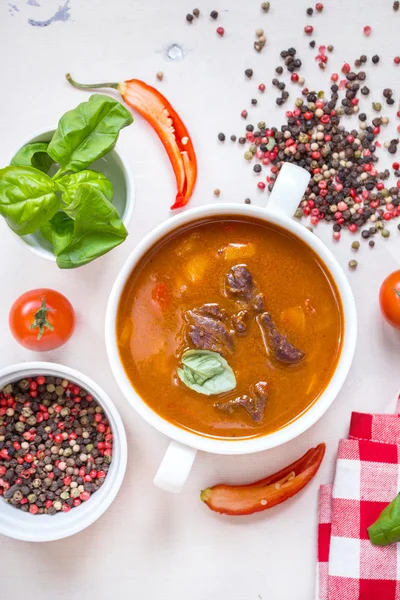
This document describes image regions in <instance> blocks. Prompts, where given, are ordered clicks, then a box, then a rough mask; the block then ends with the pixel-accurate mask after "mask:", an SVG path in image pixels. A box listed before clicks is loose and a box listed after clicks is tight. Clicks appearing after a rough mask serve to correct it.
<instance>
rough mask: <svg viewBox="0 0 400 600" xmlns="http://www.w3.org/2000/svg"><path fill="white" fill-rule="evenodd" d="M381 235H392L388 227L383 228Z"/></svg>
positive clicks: (385, 236)
mask: <svg viewBox="0 0 400 600" xmlns="http://www.w3.org/2000/svg"><path fill="white" fill-rule="evenodd" d="M381 236H382V237H384V238H388V237H389V236H390V231H389V230H388V229H382V230H381Z"/></svg>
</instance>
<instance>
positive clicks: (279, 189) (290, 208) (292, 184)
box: [267, 163, 310, 217]
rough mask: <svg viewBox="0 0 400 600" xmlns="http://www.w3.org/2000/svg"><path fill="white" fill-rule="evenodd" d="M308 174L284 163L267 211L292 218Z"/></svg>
mask: <svg viewBox="0 0 400 600" xmlns="http://www.w3.org/2000/svg"><path fill="white" fill-rule="evenodd" d="M309 181H310V173H309V172H308V171H306V170H305V169H303V168H302V167H298V166H296V165H292V164H291V163H284V165H283V166H282V168H281V170H280V171H279V175H278V177H277V179H276V181H275V184H274V187H273V190H272V192H271V195H270V197H269V200H268V204H267V207H268V210H271V211H273V212H278V213H279V214H284V215H285V216H286V217H293V214H294V211H295V210H296V208H297V207H298V206H299V204H300V202H301V199H302V197H303V195H304V192H305V191H306V188H307V185H308V182H309Z"/></svg>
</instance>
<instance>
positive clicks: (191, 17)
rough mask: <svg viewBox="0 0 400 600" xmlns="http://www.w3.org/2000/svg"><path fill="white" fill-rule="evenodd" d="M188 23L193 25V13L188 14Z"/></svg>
mask: <svg viewBox="0 0 400 600" xmlns="http://www.w3.org/2000/svg"><path fill="white" fill-rule="evenodd" d="M186 21H187V22H188V23H191V22H192V21H193V15H192V14H191V13H188V14H187V15H186Z"/></svg>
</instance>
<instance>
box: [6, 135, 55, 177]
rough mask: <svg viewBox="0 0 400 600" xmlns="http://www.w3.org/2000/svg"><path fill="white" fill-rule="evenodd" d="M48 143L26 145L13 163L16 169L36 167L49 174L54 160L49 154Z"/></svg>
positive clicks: (19, 151)
mask: <svg viewBox="0 0 400 600" xmlns="http://www.w3.org/2000/svg"><path fill="white" fill-rule="evenodd" d="M48 145H49V144H48V142H34V143H33V144H26V146H23V147H22V148H21V149H20V150H18V152H17V154H16V155H15V156H14V158H13V159H12V161H11V165H13V166H14V167H34V168H35V169H39V171H43V173H46V174H47V173H48V172H49V169H50V167H51V165H54V160H53V159H52V158H51V156H49V155H48V154H47V148H48Z"/></svg>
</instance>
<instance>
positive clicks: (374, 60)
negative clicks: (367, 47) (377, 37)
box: [372, 54, 380, 65]
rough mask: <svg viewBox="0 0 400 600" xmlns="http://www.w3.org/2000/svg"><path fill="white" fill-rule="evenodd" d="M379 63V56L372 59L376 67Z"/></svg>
mask: <svg viewBox="0 0 400 600" xmlns="http://www.w3.org/2000/svg"><path fill="white" fill-rule="evenodd" d="M379 61H380V58H379V56H378V55H377V54H374V56H373V57H372V62H373V63H374V65H377V64H378V62H379Z"/></svg>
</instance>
